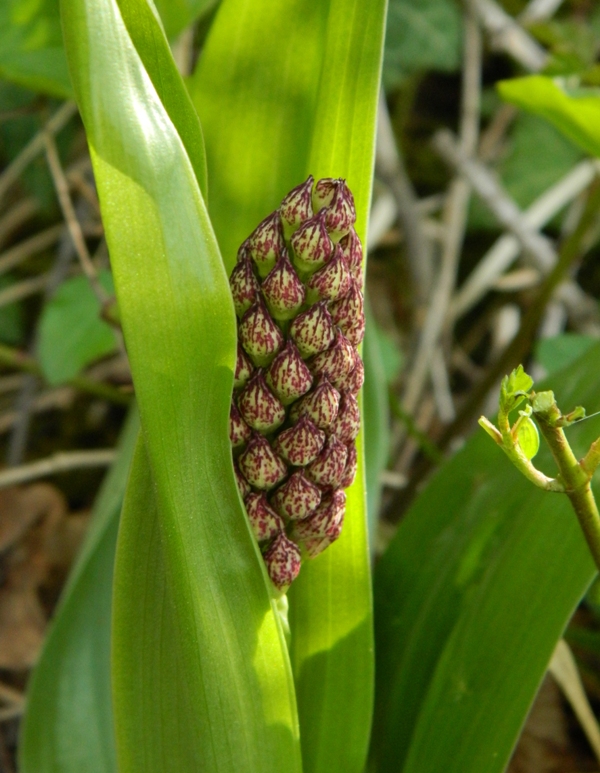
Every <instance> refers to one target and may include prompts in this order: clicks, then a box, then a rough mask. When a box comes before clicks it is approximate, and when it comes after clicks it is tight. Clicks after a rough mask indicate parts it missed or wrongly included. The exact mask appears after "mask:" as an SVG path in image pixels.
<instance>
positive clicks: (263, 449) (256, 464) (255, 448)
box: [238, 432, 287, 491]
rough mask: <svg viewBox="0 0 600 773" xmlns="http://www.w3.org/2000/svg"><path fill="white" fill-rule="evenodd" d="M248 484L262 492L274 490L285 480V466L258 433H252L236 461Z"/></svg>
mask: <svg viewBox="0 0 600 773" xmlns="http://www.w3.org/2000/svg"><path fill="white" fill-rule="evenodd" d="M238 463H239V465H240V470H241V472H242V474H243V475H244V477H245V478H246V480H247V481H248V483H250V485H252V486H256V488H258V489H261V490H263V491H268V490H269V489H272V488H274V487H275V486H276V485H277V484H278V483H281V481H282V480H283V479H284V478H285V476H286V473H287V466H286V464H285V462H284V461H283V459H281V458H280V457H279V456H277V454H276V453H275V451H273V449H272V448H271V446H270V445H269V441H268V440H267V439H266V438H265V437H263V436H262V435H260V434H259V433H258V432H253V433H252V437H251V438H250V441H249V443H248V445H247V446H246V450H245V451H243V452H242V454H241V455H240V458H239V460H238Z"/></svg>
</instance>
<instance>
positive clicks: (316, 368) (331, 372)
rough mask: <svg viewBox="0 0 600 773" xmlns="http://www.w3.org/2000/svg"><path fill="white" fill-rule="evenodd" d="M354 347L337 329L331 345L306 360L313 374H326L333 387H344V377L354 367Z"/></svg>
mask: <svg viewBox="0 0 600 773" xmlns="http://www.w3.org/2000/svg"><path fill="white" fill-rule="evenodd" d="M354 353H355V349H354V347H353V346H352V344H351V343H350V342H349V341H348V340H347V338H346V337H345V336H344V334H343V333H342V332H341V331H339V330H338V332H337V334H336V337H335V342H334V344H333V346H330V347H329V349H327V350H326V351H324V352H321V353H320V354H317V355H316V356H315V357H313V358H312V359H311V360H310V361H309V362H308V367H309V368H310V369H311V371H312V372H313V374H314V375H315V376H326V377H327V378H328V379H329V381H331V383H332V384H333V385H334V386H335V387H338V388H339V387H340V386H342V388H345V387H344V379H345V378H346V377H347V376H348V374H349V373H350V371H351V370H352V369H353V368H354V367H355V360H354V356H355V354H354Z"/></svg>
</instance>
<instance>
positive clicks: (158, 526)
mask: <svg viewBox="0 0 600 773" xmlns="http://www.w3.org/2000/svg"><path fill="white" fill-rule="evenodd" d="M128 5H129V9H128V14H127V16H128V24H127V26H126V25H125V23H124V21H123V17H122V16H121V14H120V12H119V7H118V5H117V4H116V3H115V2H110V0H107V1H106V2H105V3H103V4H102V6H100V5H99V4H98V3H97V2H95V1H94V0H64V2H63V5H62V11H63V25H64V31H65V41H66V48H67V53H68V57H69V65H70V69H71V72H72V74H73V80H74V86H75V90H76V93H77V99H78V103H79V106H80V111H81V114H82V117H83V120H84V123H85V126H86V131H87V137H88V143H89V146H90V152H91V155H92V161H93V164H94V171H95V178H96V182H97V185H98V190H99V194H100V200H101V202H102V210H103V220H104V224H105V228H106V235H107V242H108V246H109V250H110V255H111V263H112V267H113V272H114V278H115V287H116V290H117V297H118V300H119V309H120V312H121V319H122V324H123V330H124V335H125V340H126V344H127V350H128V354H129V358H130V363H131V368H132V374H133V379H134V383H135V386H136V395H137V399H138V404H139V409H140V417H141V425H142V437H143V443H142V441H140V443H139V445H138V451H137V454H136V458H135V461H134V465H133V469H132V473H131V476H130V481H129V485H128V491H127V497H126V506H125V509H124V514H123V528H122V531H121V532H120V535H119V544H118V551H117V565H116V572H115V588H116V590H115V596H114V613H113V615H114V616H113V621H114V623H113V624H114V647H113V691H114V707H115V724H116V731H117V755H118V764H119V771H120V773H129V772H131V773H133V771H136V773H137V771H139V770H140V769H143V770H144V771H145V773H153V772H154V771H156V772H157V773H158V772H159V771H160V773H169V771H177V773H181V771H187V770H202V771H207V772H208V773H210V771H223V770H235V771H240V772H241V773H244V771H248V773H250V771H255V770H260V771H265V773H269V772H271V773H276V772H277V773H287V772H288V771H290V772H296V771H299V770H300V751H299V742H298V730H297V719H296V714H295V701H294V695H293V683H292V679H291V671H290V668H289V662H288V659H287V653H286V650H285V644H284V641H283V634H282V631H281V629H280V626H279V624H278V617H277V615H276V614H275V611H274V605H273V603H272V601H271V599H270V597H269V589H268V586H267V578H266V572H265V569H264V565H263V562H262V560H261V558H260V554H259V552H258V549H257V546H256V543H255V542H254V540H253V537H252V535H251V532H250V528H249V524H248V522H247V519H246V516H245V513H244V511H243V509H242V505H241V501H240V498H239V494H238V492H237V488H236V484H235V479H234V475H233V467H232V460H231V449H230V444H229V438H228V431H227V427H228V416H229V403H230V398H231V392H232V385H233V367H234V362H235V353H236V337H235V313H234V310H233V304H232V301H231V298H230V293H229V287H228V282H227V277H226V274H225V271H224V269H223V265H222V262H221V258H220V255H219V251H218V247H217V244H216V241H215V238H214V235H213V232H212V228H211V224H210V221H209V218H208V214H207V211H206V208H205V205H204V201H203V199H202V195H201V193H200V188H199V186H198V175H197V171H196V170H195V169H194V166H193V164H192V161H191V157H190V155H189V154H188V152H187V150H186V148H187V146H186V142H185V140H184V137H183V136H181V135H180V134H179V133H178V131H177V128H176V125H175V123H174V122H173V121H172V120H171V118H170V113H169V112H168V109H167V105H166V103H167V102H168V99H167V96H164V99H162V98H161V96H163V95H162V84H163V83H165V82H166V75H165V78H161V79H159V81H157V83H158V86H157V84H156V83H155V82H154V81H153V80H152V78H151V76H150V75H149V74H148V73H147V72H146V70H145V69H144V67H143V62H142V60H141V59H140V55H139V51H138V48H137V45H136V44H135V41H132V38H131V37H130V32H129V30H131V29H133V28H134V25H135V26H137V23H138V21H139V24H141V25H143V24H146V23H150V21H151V20H150V19H149V17H148V15H147V13H146V12H145V4H144V3H143V2H142V0H139V1H138V0H130V2H129V3H128ZM151 38H154V39H156V38H158V32H153V33H152V36H151ZM136 40H137V41H138V44H139V38H136ZM168 66H169V67H171V68H173V67H174V64H173V63H172V62H169V63H168ZM197 142H200V139H199V138H197ZM146 538H148V539H146ZM140 540H141V541H140ZM132 605H133V608H132ZM134 612H135V613H134ZM141 619H143V620H145V621H150V620H151V621H152V625H151V627H150V628H148V627H147V626H145V627H144V628H143V629H142V632H140V629H139V628H138V627H137V626H138V623H139V621H140V620H141ZM132 659H133V660H134V661H135V668H127V667H125V664H128V663H131V662H132Z"/></svg>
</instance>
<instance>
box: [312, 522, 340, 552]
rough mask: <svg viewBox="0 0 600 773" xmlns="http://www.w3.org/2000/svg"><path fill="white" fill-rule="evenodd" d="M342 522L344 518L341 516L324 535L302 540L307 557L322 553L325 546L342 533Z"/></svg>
mask: <svg viewBox="0 0 600 773" xmlns="http://www.w3.org/2000/svg"><path fill="white" fill-rule="evenodd" d="M343 524H344V519H343V518H342V520H341V521H340V522H339V523H337V524H336V525H335V526H334V527H333V528H332V529H331V530H330V532H329V534H327V536H326V537H317V538H315V539H306V540H304V542H303V543H302V544H303V545H304V550H305V551H306V555H307V556H308V557H309V558H316V556H318V555H319V553H322V552H323V551H324V550H325V548H328V547H329V546H330V545H332V544H333V543H334V542H335V541H336V540H337V539H338V538H339V536H340V534H341V533H342V526H343Z"/></svg>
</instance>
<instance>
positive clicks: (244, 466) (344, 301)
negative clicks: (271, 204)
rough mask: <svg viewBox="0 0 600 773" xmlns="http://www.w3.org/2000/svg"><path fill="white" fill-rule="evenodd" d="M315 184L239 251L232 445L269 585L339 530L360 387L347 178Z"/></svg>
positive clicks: (358, 276) (285, 578)
mask: <svg viewBox="0 0 600 773" xmlns="http://www.w3.org/2000/svg"><path fill="white" fill-rule="evenodd" d="M313 183H314V180H313V178H312V176H311V177H309V178H308V179H307V180H306V182H304V183H302V184H301V185H298V186H297V187H296V188H294V189H293V190H292V191H290V193H288V194H287V196H286V197H285V198H284V199H283V201H282V202H281V205H280V207H279V209H277V210H276V211H275V212H273V213H272V214H270V215H269V216H268V217H266V218H265V219H264V220H263V221H262V222H261V223H260V224H259V225H258V226H257V228H256V229H255V230H254V231H253V232H252V233H251V234H250V236H249V237H248V238H247V239H246V240H245V242H244V243H243V244H242V246H241V247H240V250H239V253H238V260H237V264H236V266H235V268H234V269H233V271H232V273H231V277H230V280H229V281H230V286H231V292H232V296H233V301H234V305H235V310H236V313H237V316H238V342H239V343H238V357H237V365H236V371H235V389H234V394H233V400H232V404H231V416H230V438H231V445H232V448H233V454H234V460H235V471H236V476H237V480H238V486H239V489H240V492H241V495H242V497H243V499H244V503H245V505H246V511H247V513H248V517H249V519H250V524H251V526H252V530H253V532H254V535H255V537H256V539H257V540H258V542H259V545H260V546H261V550H262V554H263V557H264V560H265V563H266V565H267V570H268V572H269V576H270V577H271V580H272V581H273V584H274V585H275V586H276V587H277V588H278V589H280V590H285V589H286V588H287V587H288V586H289V585H290V584H291V582H292V581H293V580H294V578H295V577H296V576H297V574H298V572H299V571H300V564H301V561H302V557H303V556H306V557H313V556H316V555H318V554H319V553H320V552H321V551H323V550H324V549H325V548H326V547H328V546H329V545H330V544H331V543H332V542H334V540H336V539H337V538H338V537H339V535H340V533H341V529H342V523H343V520H344V512H345V506H346V495H345V493H344V489H345V488H347V487H348V486H349V485H350V484H351V483H352V481H353V480H354V477H355V474H356V447H355V439H356V436H357V434H358V431H359V427H360V414H359V408H358V402H357V399H356V395H357V393H358V391H359V390H360V388H361V386H362V383H363V379H364V370H363V364H362V361H361V359H360V356H359V354H358V351H357V347H358V345H359V344H360V343H361V341H362V339H363V336H364V329H365V317H364V309H363V294H362V290H363V284H362V283H363V270H362V247H361V243H360V240H359V238H358V236H357V235H356V231H355V230H354V222H355V220H356V212H355V208H354V199H353V197H352V193H351V192H350V190H349V188H348V186H347V185H346V182H345V180H334V179H329V178H326V179H322V180H319V181H318V182H317V183H316V185H314V184H313Z"/></svg>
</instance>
